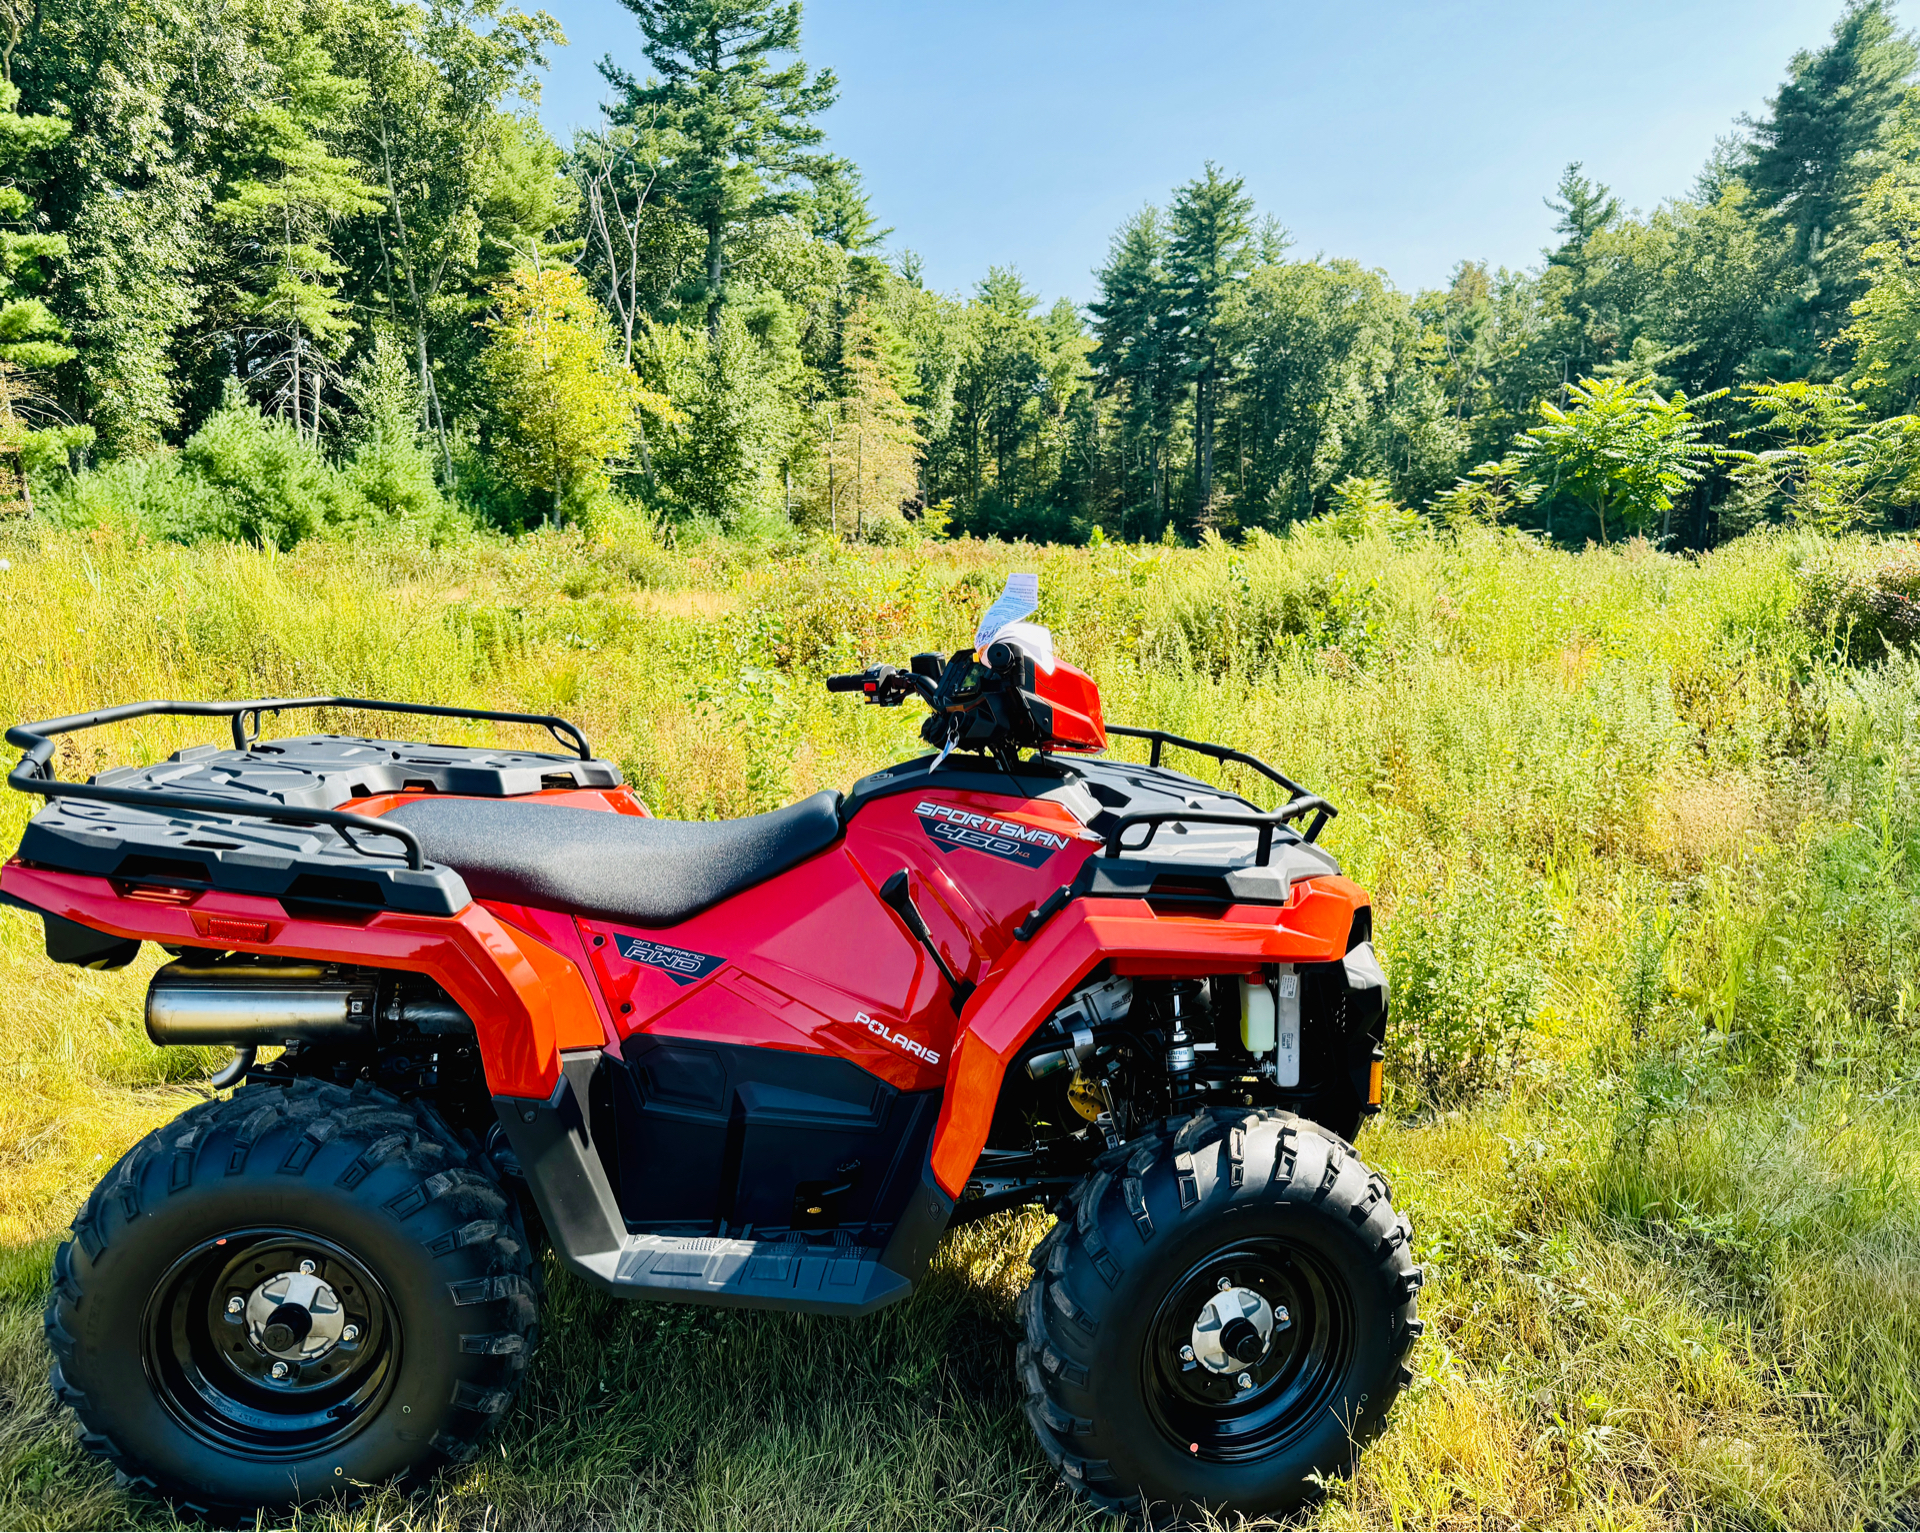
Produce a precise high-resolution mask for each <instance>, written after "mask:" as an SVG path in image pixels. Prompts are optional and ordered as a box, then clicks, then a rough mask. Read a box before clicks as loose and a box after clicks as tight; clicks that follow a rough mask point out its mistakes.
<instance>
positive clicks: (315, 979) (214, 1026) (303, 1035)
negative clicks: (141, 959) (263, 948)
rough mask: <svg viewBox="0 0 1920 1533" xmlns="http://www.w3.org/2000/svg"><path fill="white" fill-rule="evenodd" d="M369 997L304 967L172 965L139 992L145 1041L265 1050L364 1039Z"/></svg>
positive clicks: (364, 987) (358, 987)
mask: <svg viewBox="0 0 1920 1533" xmlns="http://www.w3.org/2000/svg"><path fill="white" fill-rule="evenodd" d="M374 1002H375V997H374V991H373V987H372V986H371V985H370V984H367V983H365V982H361V983H357V984H356V983H354V982H352V981H349V980H344V979H336V978H331V977H329V975H328V973H327V971H326V970H325V969H323V968H321V967H320V966H319V965H318V964H311V963H274V962H267V963H246V964H236V963H224V964H220V963H206V962H204V961H202V962H196V961H194V960H192V959H184V958H183V959H179V960H176V961H175V962H173V963H170V964H167V965H166V966H165V967H164V968H162V969H160V970H159V971H158V972H156V973H155V974H154V976H153V982H152V983H151V984H150V985H149V986H148V987H147V1036H148V1037H149V1038H151V1039H152V1040H153V1041H154V1042H155V1043H157V1044H160V1045H162V1046H163V1047H164V1046H166V1045H170V1044H201V1045H207V1044H211V1045H226V1046H229V1047H232V1048H245V1047H248V1046H253V1047H256V1048H267V1047H273V1046H276V1045H280V1044H288V1043H306V1042H315V1041H319V1040H326V1039H332V1040H342V1039H353V1038H364V1037H366V1036H367V1035H368V1034H370V1033H371V1031H372V1029H373V1016H374Z"/></svg>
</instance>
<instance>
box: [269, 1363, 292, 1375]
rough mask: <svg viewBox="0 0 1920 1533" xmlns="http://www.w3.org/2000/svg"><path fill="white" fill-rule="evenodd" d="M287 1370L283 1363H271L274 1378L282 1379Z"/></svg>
mask: <svg viewBox="0 0 1920 1533" xmlns="http://www.w3.org/2000/svg"><path fill="white" fill-rule="evenodd" d="M289 1371H290V1370H289V1369H288V1367H287V1365H286V1364H285V1363H275V1364H274V1365H273V1376H274V1377H275V1378H276V1379H284V1378H285V1377H286V1376H287V1374H288V1372H289Z"/></svg>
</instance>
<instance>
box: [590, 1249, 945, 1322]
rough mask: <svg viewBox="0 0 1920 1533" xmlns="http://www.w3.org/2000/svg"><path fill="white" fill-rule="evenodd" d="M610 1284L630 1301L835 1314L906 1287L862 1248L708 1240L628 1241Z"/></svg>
mask: <svg viewBox="0 0 1920 1533" xmlns="http://www.w3.org/2000/svg"><path fill="white" fill-rule="evenodd" d="M613 1286H614V1287H615V1288H617V1289H621V1290H624V1291H626V1292H627V1293H628V1294H629V1295H631V1296H632V1297H633V1298H636V1299H641V1298H659V1299H673V1300H678V1301H680V1302H681V1303H694V1304H716V1305H741V1306H750V1307H752V1308H756V1309H795V1310H805V1311H810V1312H815V1313H821V1314H840V1315H846V1314H864V1313H866V1312H867V1311H868V1310H872V1309H878V1308H880V1307H881V1306H882V1305H884V1304H890V1303H892V1302H893V1301H894V1300H895V1299H901V1298H905V1297H906V1294H907V1291H908V1290H909V1288H911V1287H912V1285H911V1284H910V1283H908V1281H907V1280H906V1279H905V1278H903V1277H901V1276H900V1274H899V1273H897V1272H893V1271H891V1270H889V1269H888V1268H887V1267H885V1266H883V1265H881V1262H880V1253H879V1252H878V1251H875V1250H872V1249H870V1248H868V1247H865V1246H813V1245H808V1244H805V1243H804V1242H801V1241H794V1240H727V1239H723V1238H720V1237H718V1236H712V1235H703V1236H673V1235H629V1236H628V1237H627V1239H626V1243H625V1245H624V1246H623V1247H622V1248H621V1252H620V1257H619V1260H618V1261H617V1262H616V1263H615V1264H614V1270H613Z"/></svg>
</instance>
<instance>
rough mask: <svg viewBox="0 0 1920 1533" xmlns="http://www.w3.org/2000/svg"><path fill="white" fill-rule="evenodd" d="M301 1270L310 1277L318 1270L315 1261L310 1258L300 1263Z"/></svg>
mask: <svg viewBox="0 0 1920 1533" xmlns="http://www.w3.org/2000/svg"><path fill="white" fill-rule="evenodd" d="M300 1270H301V1271H302V1272H305V1273H307V1274H309V1275H311V1274H312V1273H313V1272H314V1271H315V1270H316V1269H315V1267H314V1265H313V1260H312V1258H311V1257H309V1258H308V1259H307V1260H306V1261H303V1262H301V1263H300Z"/></svg>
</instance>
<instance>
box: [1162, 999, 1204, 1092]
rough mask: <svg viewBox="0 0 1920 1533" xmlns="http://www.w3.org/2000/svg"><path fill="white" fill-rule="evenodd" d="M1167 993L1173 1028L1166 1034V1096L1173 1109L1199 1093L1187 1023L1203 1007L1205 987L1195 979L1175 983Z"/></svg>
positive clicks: (1191, 1037) (1191, 1040) (1191, 1039)
mask: <svg viewBox="0 0 1920 1533" xmlns="http://www.w3.org/2000/svg"><path fill="white" fill-rule="evenodd" d="M1167 990H1168V996H1167V1005H1168V1009H1169V1012H1170V1020H1171V1021H1172V1024H1173V1026H1172V1028H1171V1029H1170V1031H1169V1032H1168V1034H1167V1095H1168V1097H1169V1098H1170V1099H1171V1100H1172V1101H1173V1102H1174V1103H1175V1104H1176V1105H1177V1104H1178V1103H1180V1102H1182V1101H1184V1100H1185V1099H1186V1098H1188V1097H1190V1096H1192V1095H1193V1093H1194V1092H1195V1091H1196V1090H1198V1089H1199V1088H1198V1087H1196V1086H1195V1085H1194V1082H1193V1035H1192V1034H1191V1033H1189V1032H1188V1031H1187V1019H1188V1018H1189V1017H1194V1016H1197V1015H1198V1014H1199V1012H1200V1010H1201V1009H1202V1007H1204V1005H1205V1004H1206V1003H1205V995H1206V986H1205V983H1204V982H1203V981H1201V980H1197V979H1176V980H1173V981H1171V982H1170V983H1169V984H1168V986H1167Z"/></svg>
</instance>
